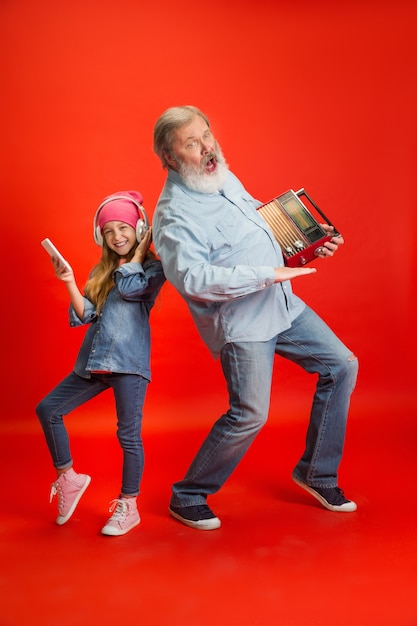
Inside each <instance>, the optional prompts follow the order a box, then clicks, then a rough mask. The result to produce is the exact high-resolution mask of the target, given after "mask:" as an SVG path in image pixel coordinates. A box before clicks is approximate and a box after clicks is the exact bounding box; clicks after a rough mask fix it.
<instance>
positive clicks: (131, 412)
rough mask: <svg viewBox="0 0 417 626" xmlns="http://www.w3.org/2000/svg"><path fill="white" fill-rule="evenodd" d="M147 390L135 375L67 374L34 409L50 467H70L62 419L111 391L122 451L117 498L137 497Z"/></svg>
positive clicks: (141, 471)
mask: <svg viewBox="0 0 417 626" xmlns="http://www.w3.org/2000/svg"><path fill="white" fill-rule="evenodd" d="M147 386H148V381H147V380H146V379H145V378H143V377H142V376H138V375H136V374H92V376H91V378H89V379H87V378H81V377H80V376H78V375H77V374H75V372H71V374H69V375H68V376H67V377H66V378H64V380H62V381H61V382H60V383H59V384H58V385H57V386H56V387H55V389H53V390H52V391H51V392H50V393H49V394H48V395H47V396H46V397H45V398H44V399H43V400H42V401H41V402H40V403H39V404H38V406H37V407H36V413H37V416H38V418H39V420H40V423H41V425H42V428H43V432H44V433H45V438H46V443H47V445H48V448H49V452H50V453H51V456H52V461H53V464H54V466H55V467H56V468H57V469H65V468H66V467H71V465H72V457H71V452H70V443H69V438H68V433H67V430H66V428H65V424H64V420H63V416H64V415H67V414H68V413H70V412H71V411H73V410H74V409H76V408H77V407H79V406H81V405H82V404H84V403H85V402H87V401H88V400H91V399H92V398H94V397H95V396H97V395H98V394H99V393H101V392H103V391H105V390H106V389H109V388H110V387H111V388H112V389H113V394H114V399H115V402H116V412H117V437H118V440H119V443H120V445H121V447H122V450H123V471H122V488H121V494H123V495H129V496H136V495H138V493H139V487H140V481H141V478H142V473H143V463H144V455H143V444H142V436H141V427H142V409H143V403H144V401H145V395H146V390H147Z"/></svg>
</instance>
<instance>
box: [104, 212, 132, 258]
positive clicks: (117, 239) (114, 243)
mask: <svg viewBox="0 0 417 626" xmlns="http://www.w3.org/2000/svg"><path fill="white" fill-rule="evenodd" d="M102 234H103V238H104V240H105V242H106V244H107V246H108V247H109V248H110V250H113V252H115V253H116V254H118V255H119V256H121V257H124V256H127V255H128V254H129V252H130V251H131V249H132V248H133V246H134V245H135V243H136V231H135V229H134V228H132V226H130V225H129V224H126V223H125V222H118V221H116V220H113V221H111V222H106V223H105V224H104V226H103V230H102Z"/></svg>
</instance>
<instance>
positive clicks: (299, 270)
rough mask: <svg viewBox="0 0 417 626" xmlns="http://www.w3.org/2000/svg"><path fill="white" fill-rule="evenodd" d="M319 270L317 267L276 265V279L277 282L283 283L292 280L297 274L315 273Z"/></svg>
mask: <svg viewBox="0 0 417 626" xmlns="http://www.w3.org/2000/svg"><path fill="white" fill-rule="evenodd" d="M316 272H317V270H316V268H315V267H275V268H274V274H275V281H274V282H276V283H282V282H283V281H284V280H292V279H293V278H297V276H306V275H307V274H315V273H316Z"/></svg>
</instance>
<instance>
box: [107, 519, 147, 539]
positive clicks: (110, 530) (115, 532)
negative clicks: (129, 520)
mask: <svg viewBox="0 0 417 626" xmlns="http://www.w3.org/2000/svg"><path fill="white" fill-rule="evenodd" d="M139 524H140V519H139V520H138V521H137V522H134V524H131V525H130V526H129V528H125V529H124V530H120V529H119V528H115V527H114V526H104V527H103V528H102V529H101V534H102V535H106V536H107V537H120V536H121V535H126V533H128V532H129V530H132V528H136V526H139Z"/></svg>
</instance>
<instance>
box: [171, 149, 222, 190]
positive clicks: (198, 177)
mask: <svg viewBox="0 0 417 626" xmlns="http://www.w3.org/2000/svg"><path fill="white" fill-rule="evenodd" d="M216 160H217V168H216V171H215V172H213V173H212V174H207V173H206V172H205V171H204V170H201V169H200V168H196V167H193V166H190V165H185V164H184V163H182V162H181V161H177V165H178V173H179V175H180V176H181V178H182V180H183V181H184V183H185V184H186V185H187V187H188V188H189V189H192V190H193V191H198V192H200V193H218V192H219V191H221V189H223V187H224V183H225V182H226V178H227V172H228V170H229V166H228V165H227V163H226V161H225V159H224V156H223V153H222V151H221V149H220V148H219V147H217V150H216Z"/></svg>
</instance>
